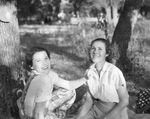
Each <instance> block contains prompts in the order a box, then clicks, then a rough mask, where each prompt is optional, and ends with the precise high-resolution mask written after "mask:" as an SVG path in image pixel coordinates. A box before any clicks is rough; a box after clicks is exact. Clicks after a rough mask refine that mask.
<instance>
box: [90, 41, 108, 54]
mask: <svg viewBox="0 0 150 119" xmlns="http://www.w3.org/2000/svg"><path fill="white" fill-rule="evenodd" d="M97 41H100V42H103V43H104V44H105V46H106V54H108V55H109V54H110V42H109V40H107V39H104V38H96V39H94V40H93V41H92V42H91V46H92V45H93V43H94V42H97Z"/></svg>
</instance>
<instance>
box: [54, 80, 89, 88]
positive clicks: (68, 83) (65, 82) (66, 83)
mask: <svg viewBox="0 0 150 119" xmlns="http://www.w3.org/2000/svg"><path fill="white" fill-rule="evenodd" d="M86 81H87V79H86V78H85V77H83V78H81V79H77V80H72V81H68V80H64V79H62V78H59V80H58V81H57V82H56V83H55V84H54V85H56V86H59V87H62V88H65V89H68V90H74V89H76V88H78V87H80V86H81V85H83V84H85V82H86Z"/></svg>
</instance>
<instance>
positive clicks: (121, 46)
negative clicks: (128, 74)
mask: <svg viewBox="0 0 150 119" xmlns="http://www.w3.org/2000/svg"><path fill="white" fill-rule="evenodd" d="M142 2H143V0H125V3H124V7H123V10H122V12H121V15H120V18H119V21H118V24H117V26H116V28H115V31H114V34H113V38H112V51H113V53H112V57H111V58H112V60H113V63H114V64H116V65H117V66H118V67H119V68H121V69H122V70H123V71H130V70H131V68H132V67H131V66H132V65H131V63H130V60H129V59H128V57H127V49H128V43H129V41H130V39H131V35H132V29H133V28H134V25H135V23H136V21H137V17H138V13H139V9H140V7H141V5H142Z"/></svg>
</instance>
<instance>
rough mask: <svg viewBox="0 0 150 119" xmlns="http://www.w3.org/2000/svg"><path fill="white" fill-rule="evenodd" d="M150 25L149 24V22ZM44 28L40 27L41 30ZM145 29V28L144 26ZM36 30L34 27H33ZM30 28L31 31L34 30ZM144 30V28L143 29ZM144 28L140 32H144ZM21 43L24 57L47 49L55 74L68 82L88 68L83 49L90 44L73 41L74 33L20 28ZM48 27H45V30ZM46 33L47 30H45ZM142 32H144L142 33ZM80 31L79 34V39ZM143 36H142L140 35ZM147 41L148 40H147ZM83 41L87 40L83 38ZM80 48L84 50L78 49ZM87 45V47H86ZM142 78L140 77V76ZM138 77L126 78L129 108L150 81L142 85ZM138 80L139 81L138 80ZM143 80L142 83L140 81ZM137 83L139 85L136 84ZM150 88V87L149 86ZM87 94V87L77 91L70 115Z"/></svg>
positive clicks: (81, 74)
mask: <svg viewBox="0 0 150 119" xmlns="http://www.w3.org/2000/svg"><path fill="white" fill-rule="evenodd" d="M148 23H149V22H148ZM41 27H42V26H40V28H41ZM144 27H145V26H144ZM32 28H33V29H34V26H32ZM32 28H31V26H30V30H31V29H32ZM49 28H50V26H48V27H47V30H48V29H49ZM142 28H143V27H142ZM142 28H141V29H140V30H142ZM20 29H21V33H20V41H21V47H22V51H23V53H22V56H24V53H25V52H26V51H27V50H28V49H29V48H30V47H32V46H41V47H45V48H47V49H48V50H49V51H50V53H51V65H52V68H53V70H54V71H55V72H57V73H58V74H59V75H60V77H63V78H65V79H66V80H75V79H77V78H80V77H82V76H83V74H84V72H85V70H86V68H87V64H88V63H87V58H86V57H88V56H87V54H86V53H82V51H81V49H83V48H86V47H87V46H88V43H87V44H85V43H84V42H81V41H79V40H78V41H74V40H75V39H72V36H73V35H74V34H73V33H70V32H71V31H70V32H69V33H70V34H69V35H68V36H69V37H68V36H66V35H62V34H60V33H57V34H55V33H49V34H48V33H36V31H35V32H32V33H26V32H27V31H28V29H26V30H25V31H24V28H20ZM45 29H46V27H44V30H45ZM45 31H46V30H45ZM141 32H142V31H141ZM79 33H80V31H79V32H78V35H77V37H76V39H78V37H80V35H79ZM136 35H137V34H136ZM138 35H139V34H138ZM139 36H141V35H139ZM88 39H91V40H92V39H94V38H93V37H90V38H87V40H88ZM145 39H147V38H145ZM83 40H85V39H84V38H83ZM78 44H79V46H78V47H82V48H77V45H78ZM85 45H87V46H85ZM139 76H140V75H139ZM139 76H138V77H137V76H136V75H135V76H134V79H133V76H132V77H130V76H126V77H125V78H126V80H127V88H128V90H129V94H130V104H129V108H131V109H133V108H134V103H135V100H136V93H137V92H138V91H139V90H140V88H143V87H144V86H145V85H146V84H147V83H149V81H148V80H147V79H146V80H144V81H145V82H146V81H147V83H145V82H144V83H143V84H142V83H141V81H142V80H143V79H142V78H144V77H143V76H142V74H141V77H139ZM136 78H137V79H138V80H137V79H136ZM140 80H141V81H140ZM136 82H137V84H136ZM147 87H149V85H147ZM85 92H86V88H85V86H82V87H80V88H79V89H77V99H76V103H75V105H73V107H72V108H71V110H70V113H72V112H76V111H77V109H78V107H79V106H80V105H81V102H82V101H81V98H82V96H83V95H84V93H85Z"/></svg>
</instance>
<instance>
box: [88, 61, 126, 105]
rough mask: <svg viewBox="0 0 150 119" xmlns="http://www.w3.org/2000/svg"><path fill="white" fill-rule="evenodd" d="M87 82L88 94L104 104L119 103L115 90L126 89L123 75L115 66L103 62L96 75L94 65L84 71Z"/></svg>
mask: <svg viewBox="0 0 150 119" xmlns="http://www.w3.org/2000/svg"><path fill="white" fill-rule="evenodd" d="M86 73H87V75H88V76H89V80H88V81H87V84H88V87H89V90H90V93H91V94H92V96H93V97H94V98H95V99H100V100H101V101H104V102H116V103H118V102H119V96H118V93H117V89H118V88H119V87H121V86H124V87H126V81H125V78H124V76H123V73H122V72H121V70H120V69H119V68H117V67H116V66H115V65H113V64H111V63H108V62H105V63H104V65H103V68H102V70H101V72H100V74H98V72H97V71H96V68H95V64H92V65H91V66H90V67H89V69H87V70H86Z"/></svg>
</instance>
